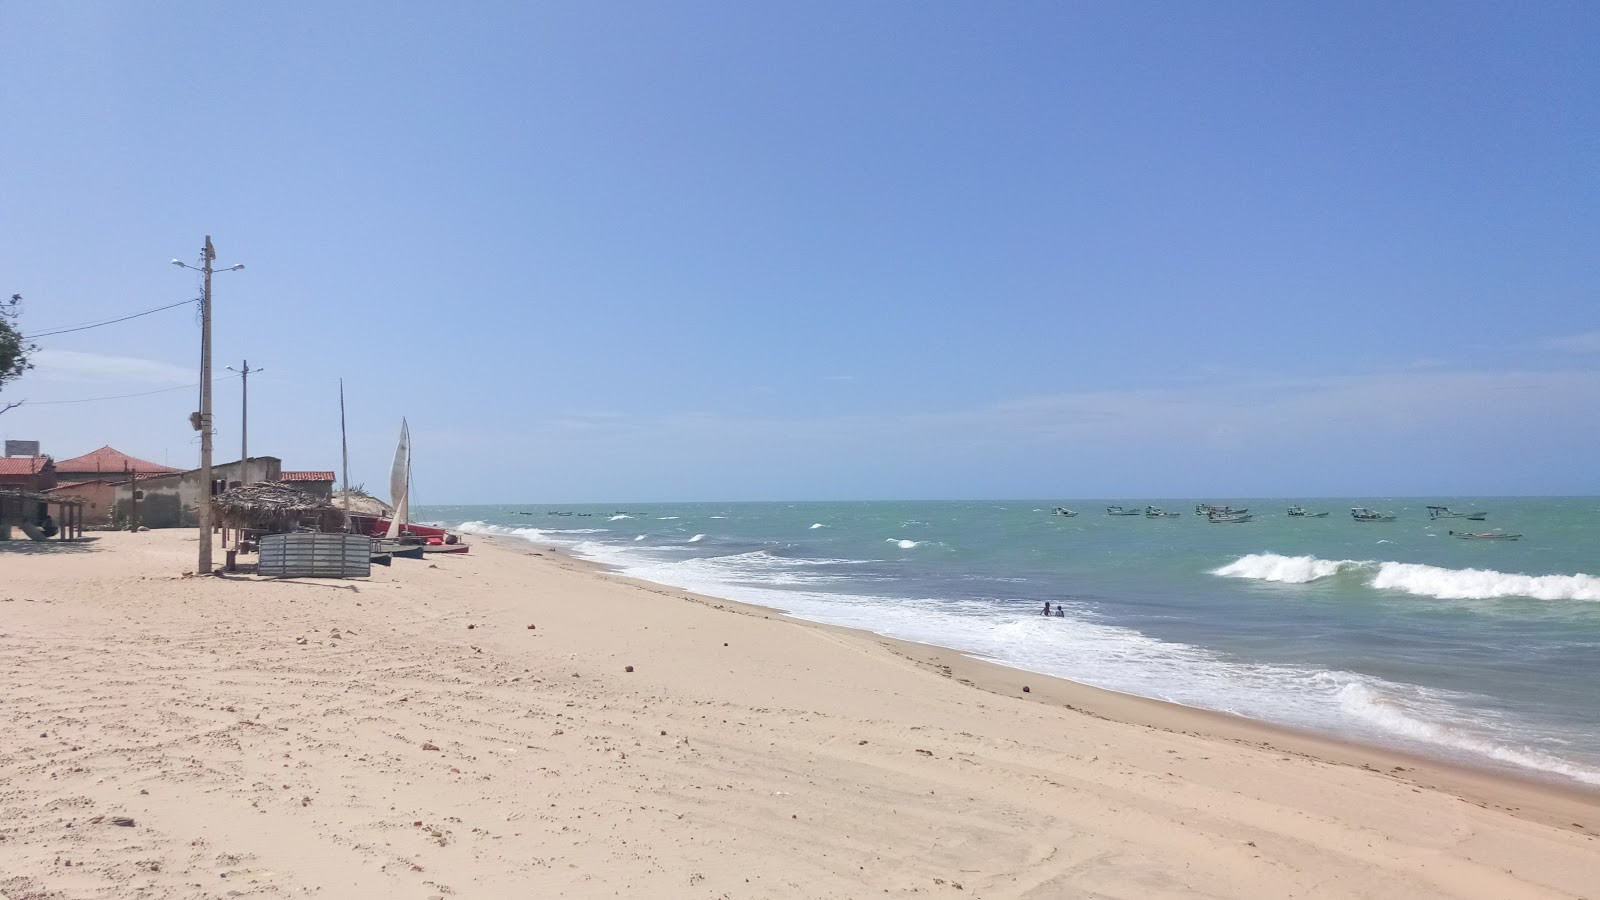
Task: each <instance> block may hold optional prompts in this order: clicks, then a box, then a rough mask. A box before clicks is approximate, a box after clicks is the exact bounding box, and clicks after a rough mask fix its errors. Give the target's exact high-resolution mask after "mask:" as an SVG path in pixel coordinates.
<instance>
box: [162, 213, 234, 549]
mask: <svg viewBox="0 0 1600 900" xmlns="http://www.w3.org/2000/svg"><path fill="white" fill-rule="evenodd" d="M216 258H217V251H216V248H214V247H212V246H211V235H209V234H208V235H206V245H205V246H204V247H202V248H201V250H200V265H198V266H191V265H189V264H188V263H186V262H184V261H183V260H181V259H175V260H173V261H172V264H173V265H175V266H178V267H180V268H184V269H193V270H195V271H196V272H199V273H201V274H202V275H204V276H205V280H204V281H203V282H202V287H201V290H200V411H199V412H197V413H195V414H193V415H191V416H190V417H189V424H190V425H192V426H193V427H194V429H195V430H196V431H198V432H200V478H201V480H202V481H204V482H205V485H206V486H205V492H204V493H203V494H202V496H201V498H200V509H199V519H200V563H199V566H198V567H197V568H196V569H195V574H196V575H210V574H211V489H212V482H211V432H212V429H211V273H212V271H213V269H212V268H211V263H212V261H213V260H215V259H216ZM243 268H244V264H243V263H240V264H239V265H235V266H229V267H228V268H226V269H222V270H220V271H223V272H237V271H239V270H240V269H243Z"/></svg>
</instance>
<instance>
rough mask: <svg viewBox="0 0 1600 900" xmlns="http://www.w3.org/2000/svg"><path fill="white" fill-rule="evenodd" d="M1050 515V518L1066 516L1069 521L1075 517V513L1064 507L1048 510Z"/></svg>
mask: <svg viewBox="0 0 1600 900" xmlns="http://www.w3.org/2000/svg"><path fill="white" fill-rule="evenodd" d="M1050 515H1052V516H1066V517H1067V518H1069V519H1070V518H1072V517H1073V516H1075V515H1077V513H1075V512H1073V511H1072V510H1070V509H1067V508H1066V507H1065V506H1058V507H1056V508H1055V509H1052V510H1050Z"/></svg>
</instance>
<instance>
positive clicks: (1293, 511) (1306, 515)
mask: <svg viewBox="0 0 1600 900" xmlns="http://www.w3.org/2000/svg"><path fill="white" fill-rule="evenodd" d="M1289 515H1290V516H1292V517H1294V518H1296V519H1322V518H1326V517H1327V515H1328V514H1327V513H1325V512H1315V513H1314V512H1306V508H1305V507H1304V506H1291V507H1289Z"/></svg>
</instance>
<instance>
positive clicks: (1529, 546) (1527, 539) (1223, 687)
mask: <svg viewBox="0 0 1600 900" xmlns="http://www.w3.org/2000/svg"><path fill="white" fill-rule="evenodd" d="M1211 502H1216V503H1228V504H1231V505H1232V506H1234V507H1236V508H1237V507H1248V508H1249V509H1250V510H1251V512H1252V513H1253V514H1254V516H1255V518H1254V519H1253V520H1252V521H1251V522H1248V523H1244V524H1226V525H1224V524H1212V523H1209V522H1207V521H1206V520H1205V519H1204V518H1203V517H1200V516H1197V515H1195V512H1194V505H1195V501H1193V500H1132V499H1126V498H1125V499H1120V500H1109V501H1107V500H1075V501H1068V500H1062V499H1049V500H1037V501H997V502H961V503H934V502H907V503H896V502H853V503H820V502H816V503H799V502H797V503H785V502H771V503H666V504H663V503H654V504H620V505H618V504H608V505H605V506H561V507H547V506H540V505H528V504H522V505H506V506H456V507H448V506H434V507H426V508H419V509H418V510H417V511H416V513H417V518H418V519H419V520H422V519H426V520H428V521H432V522H436V523H439V524H444V525H448V526H452V527H459V528H461V529H462V530H464V531H466V532H472V533H480V534H497V535H505V536H509V537H514V538H521V539H525V540H528V541H531V542H533V543H535V544H537V545H540V546H549V547H559V548H561V549H563V550H565V551H568V552H571V553H573V554H576V555H577V556H580V557H584V558H587V559H591V560H594V561H597V562H600V563H604V564H607V565H610V566H613V567H615V568H616V569H618V570H620V571H622V572H624V573H627V574H629V575H634V576H637V577H640V578H645V579H648V580H650V581H655V582H659V583H662V584H668V585H674V586H677V587H681V588H684V589H687V590H693V591H697V592H701V593H705V594H710V595H713V596H719V597H725V598H729V599H734V600H742V601H748V602H752V603H759V604H762V605H765V606H770V607H774V608H777V609H780V610H783V611H785V612H787V613H788V614H790V615H793V616H795V617H797V618H802V619H809V620H813V621H818V622H828V623H833V624H837V625H846V626H851V627H855V628H861V629H865V630H868V631H872V632H876V633H879V634H883V635H888V636H891V637H896V638H903V639H908V640H913V641H919V642H923V643H927V644H934V645H938V646H942V647H949V648H953V649H956V650H961V651H964V652H967V653H970V654H972V655H975V656H978V657H982V658H984V659H988V660H992V661H994V662H997V663H1001V664H1003V665H1007V666H1012V667H1014V668H1017V669H1022V670H1026V671H1030V672H1038V673H1042V674H1047V675H1054V676H1059V677H1062V678H1068V679H1071V680H1074V681H1079V682H1083V683H1085V684H1091V685H1096V686H1099V687H1104V688H1110V689H1113V690H1117V691H1123V692H1127V693H1132V694H1138V695H1142V696H1146V697H1153V698H1157V699H1161V700H1168V701H1172V702H1176V703H1181V704H1185V705H1188V706H1195V707H1201V708H1205V709H1213V710H1220V711H1224V712H1230V713H1236V714H1239V715H1243V716H1248V717H1251V718H1255V719H1262V720H1266V721H1269V722H1275V723H1279V724H1284V725H1289V726H1293V727H1298V728H1303V729H1309V730H1312V731H1317V732H1322V733H1326V734H1331V735H1336V736H1340V737H1345V738H1349V739H1354V740H1359V741H1364V742H1367V743H1373V744H1379V745H1384V746H1391V747H1397V748H1401V749H1406V750H1410V751H1412V752H1420V753H1423V754H1427V755H1431V756H1435V757H1442V758H1447V759H1450V760H1453V761H1457V762H1463V763H1467V764H1471V765H1476V766H1480V767H1486V768H1495V769H1501V770H1506V771H1514V772H1517V773H1519V774H1522V775H1526V776H1533V777H1539V778H1544V779H1548V780H1552V781H1558V782H1559V781H1565V782H1568V783H1573V782H1577V783H1582V784H1586V785H1590V786H1600V498H1594V497H1583V498H1555V499H1553V498H1533V499H1523V498H1504V497H1497V498H1460V497H1444V498H1427V499H1395V498H1388V499H1384V498H1367V499H1341V500H1313V499H1307V498H1293V499H1289V500H1284V499H1270V500H1262V499H1248V500H1247V499H1239V498H1212V499H1211ZM1108 503H1120V504H1122V505H1124V506H1127V507H1129V508H1135V507H1138V508H1142V507H1143V506H1144V505H1146V504H1154V505H1156V506H1160V507H1162V508H1165V509H1167V510H1171V511H1179V512H1181V513H1182V514H1181V515H1180V516H1178V517H1176V518H1169V519H1148V518H1145V517H1143V516H1137V517H1134V516H1127V517H1120V516H1109V515H1106V514H1105V506H1106V505H1107V504H1108ZM1293 503H1298V504H1300V505H1303V506H1305V507H1306V508H1307V509H1309V510H1311V511H1314V512H1315V511H1323V510H1326V511H1328V512H1329V513H1330V515H1329V516H1328V517H1326V518H1304V519H1302V518H1292V517H1289V516H1287V515H1286V514H1285V508H1286V507H1287V506H1288V505H1290V504H1293ZM1427 504H1434V505H1440V504H1446V505H1449V506H1450V507H1452V508H1454V509H1458V510H1465V509H1472V510H1483V511H1486V512H1488V514H1489V516H1488V519H1487V520H1486V521H1483V522H1468V521H1465V520H1460V519H1455V520H1440V521H1437V522H1432V521H1430V520H1429V519H1428V515H1427V510H1426V505H1427ZM1056 506H1065V507H1068V508H1071V509H1074V510H1076V511H1077V512H1078V516H1076V517H1074V518H1067V517H1062V516H1057V515H1052V513H1051V510H1052V509H1053V508H1054V507H1056ZM1352 506H1368V507H1372V508H1375V509H1381V510H1384V511H1386V512H1392V513H1394V514H1395V515H1396V516H1397V517H1398V518H1397V520H1396V521H1394V522H1381V523H1380V522H1357V521H1355V520H1353V519H1352V518H1351V517H1350V514H1349V508H1350V507H1352ZM553 512H566V513H570V515H553V514H551V513H553ZM1452 529H1454V530H1457V531H1463V530H1465V531H1472V532H1484V531H1492V530H1501V531H1505V532H1509V533H1521V534H1522V535H1524V537H1523V539H1522V540H1519V541H1474V540H1460V539H1457V538H1453V537H1451V536H1449V534H1448V532H1449V531H1450V530H1452ZM1047 600H1048V601H1050V602H1052V603H1059V604H1064V605H1065V607H1066V610H1067V616H1066V617H1065V618H1054V617H1052V618H1045V617H1043V616H1041V615H1040V614H1039V612H1040V610H1041V608H1042V607H1043V605H1044V602H1045V601H1047Z"/></svg>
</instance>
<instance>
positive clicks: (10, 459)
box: [0, 456, 50, 475]
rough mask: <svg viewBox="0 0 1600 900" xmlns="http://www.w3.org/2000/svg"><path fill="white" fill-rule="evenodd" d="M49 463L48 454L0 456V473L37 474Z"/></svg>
mask: <svg viewBox="0 0 1600 900" xmlns="http://www.w3.org/2000/svg"><path fill="white" fill-rule="evenodd" d="M49 464H50V457H48V456H0V475H37V474H39V470H40V469H43V468H44V467H45V466H47V465H49Z"/></svg>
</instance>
